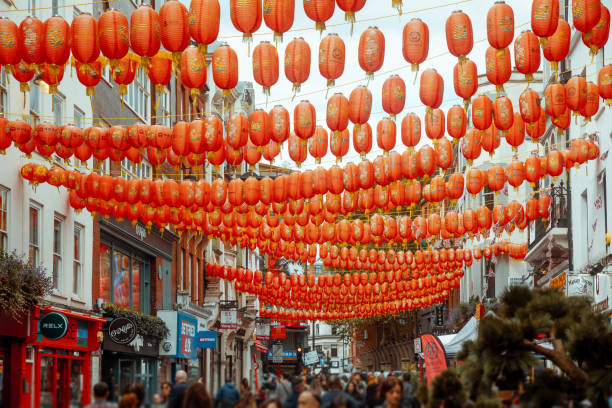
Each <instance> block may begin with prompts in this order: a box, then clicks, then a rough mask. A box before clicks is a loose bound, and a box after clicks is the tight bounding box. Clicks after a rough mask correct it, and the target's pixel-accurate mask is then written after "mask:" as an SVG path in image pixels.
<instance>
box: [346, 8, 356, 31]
mask: <svg viewBox="0 0 612 408" xmlns="http://www.w3.org/2000/svg"><path fill="white" fill-rule="evenodd" d="M344 21H346V22H348V23H351V37H352V36H353V26H354V25H355V12H354V11H347V12H346V13H344Z"/></svg>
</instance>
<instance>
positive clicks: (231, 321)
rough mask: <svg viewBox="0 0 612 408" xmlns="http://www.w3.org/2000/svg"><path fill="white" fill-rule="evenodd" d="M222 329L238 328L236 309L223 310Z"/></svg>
mask: <svg viewBox="0 0 612 408" xmlns="http://www.w3.org/2000/svg"><path fill="white" fill-rule="evenodd" d="M219 328H220V329H221V330H236V329H237V328H238V313H237V312H236V311H235V310H221V325H220V326H219Z"/></svg>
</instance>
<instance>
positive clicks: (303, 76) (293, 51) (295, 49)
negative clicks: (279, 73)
mask: <svg viewBox="0 0 612 408" xmlns="http://www.w3.org/2000/svg"><path fill="white" fill-rule="evenodd" d="M285 76H286V77H287V80H289V82H291V83H292V84H293V92H294V93H298V92H300V89H301V87H302V84H303V83H304V82H306V80H307V79H308V77H309V76H310V46H309V45H308V43H307V42H306V41H304V39H303V38H301V37H300V38H294V39H293V40H292V41H291V42H290V43H289V44H287V48H285Z"/></svg>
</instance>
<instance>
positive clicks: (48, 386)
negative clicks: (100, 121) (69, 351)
mask: <svg viewBox="0 0 612 408" xmlns="http://www.w3.org/2000/svg"><path fill="white" fill-rule="evenodd" d="M82 368H83V359H82V358H74V357H66V356H60V355H52V354H43V355H41V357H40V406H41V408H78V407H81V406H82V389H83V376H82Z"/></svg>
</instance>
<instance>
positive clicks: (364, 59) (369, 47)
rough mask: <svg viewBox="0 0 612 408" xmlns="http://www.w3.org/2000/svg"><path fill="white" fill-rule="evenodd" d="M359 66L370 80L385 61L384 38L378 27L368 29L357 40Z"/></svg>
mask: <svg viewBox="0 0 612 408" xmlns="http://www.w3.org/2000/svg"><path fill="white" fill-rule="evenodd" d="M358 55H359V66H360V67H361V69H363V70H364V71H365V72H366V77H367V78H369V79H371V78H373V77H374V73H375V72H376V71H378V70H379V69H380V68H381V67H382V64H383V62H384V60H385V36H384V35H383V33H382V32H381V31H380V30H379V29H378V27H368V29H367V30H365V31H364V32H363V33H362V34H361V37H360V38H359V49H358Z"/></svg>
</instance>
